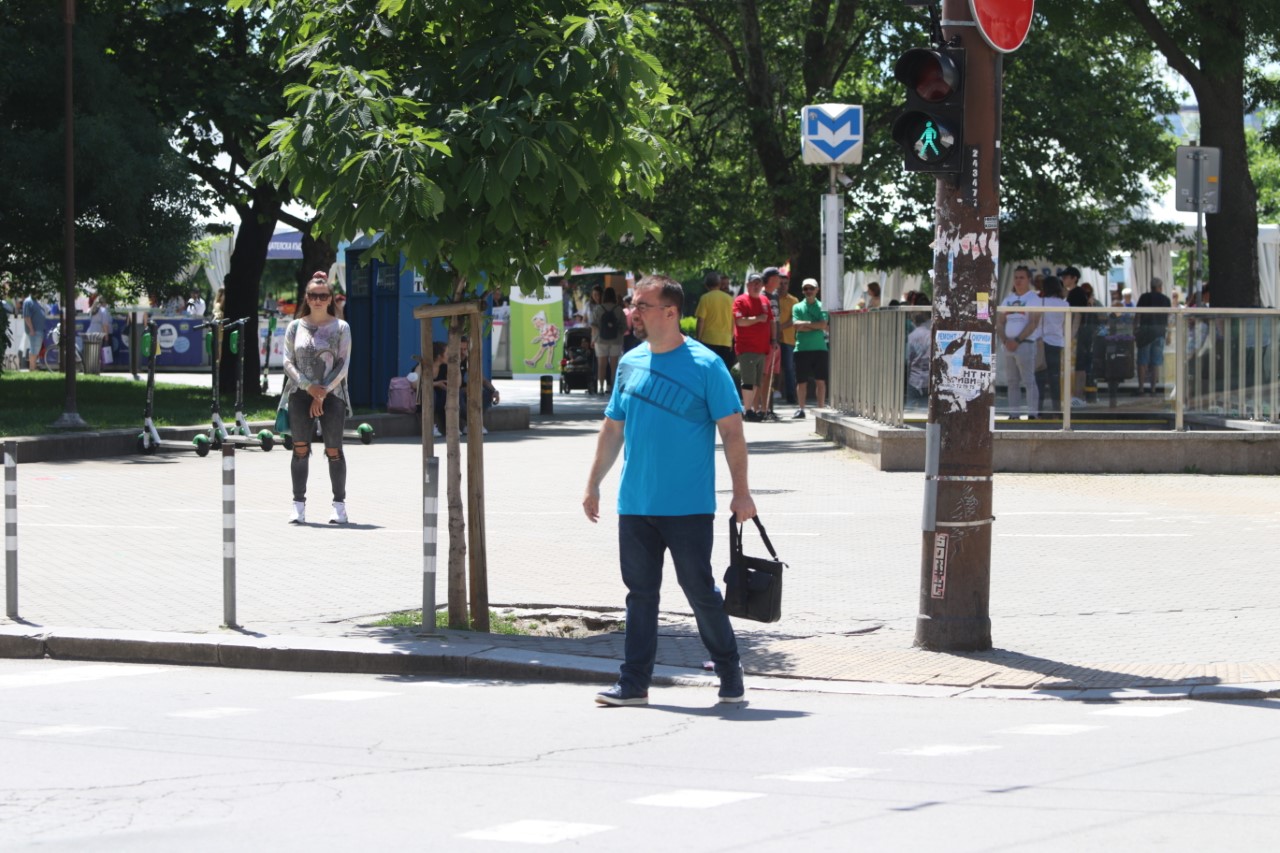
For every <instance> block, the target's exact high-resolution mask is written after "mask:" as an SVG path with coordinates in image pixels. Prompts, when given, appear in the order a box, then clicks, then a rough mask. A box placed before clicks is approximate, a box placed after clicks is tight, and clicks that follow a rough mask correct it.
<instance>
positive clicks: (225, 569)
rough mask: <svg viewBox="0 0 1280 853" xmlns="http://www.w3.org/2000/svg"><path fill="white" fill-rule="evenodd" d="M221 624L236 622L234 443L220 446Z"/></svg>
mask: <svg viewBox="0 0 1280 853" xmlns="http://www.w3.org/2000/svg"><path fill="white" fill-rule="evenodd" d="M222 624H223V625H225V626H227V627H228V628H239V627H240V626H239V625H238V624H236V446H235V445H234V444H231V443H230V442H227V443H225V444H223V445H222Z"/></svg>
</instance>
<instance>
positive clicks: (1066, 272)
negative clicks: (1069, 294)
mask: <svg viewBox="0 0 1280 853" xmlns="http://www.w3.org/2000/svg"><path fill="white" fill-rule="evenodd" d="M1059 275H1061V276H1062V277H1063V278H1066V277H1067V276H1071V277H1072V278H1074V279H1076V280H1077V281H1078V280H1079V279H1080V270H1078V269H1076V268H1075V267H1063V268H1062V272H1061V273H1059Z"/></svg>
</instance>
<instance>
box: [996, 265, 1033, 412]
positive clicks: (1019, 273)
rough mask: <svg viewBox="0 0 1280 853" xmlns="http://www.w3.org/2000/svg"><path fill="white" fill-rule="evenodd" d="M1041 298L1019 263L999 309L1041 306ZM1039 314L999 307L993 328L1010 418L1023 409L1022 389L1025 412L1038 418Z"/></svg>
mask: <svg viewBox="0 0 1280 853" xmlns="http://www.w3.org/2000/svg"><path fill="white" fill-rule="evenodd" d="M1040 304H1041V301H1040V297H1039V296H1037V295H1036V294H1035V293H1033V292H1032V290H1031V270H1030V268H1029V267H1026V266H1018V267H1016V268H1015V269H1014V271H1013V292H1011V293H1010V294H1009V295H1008V296H1006V297H1005V298H1004V299H1003V300H1001V302H1000V305H1001V306H1002V309H1009V308H1020V307H1024V306H1030V305H1040ZM1040 316H1041V315H1039V314H1030V313H1028V312H1026V311H1013V310H1001V311H1000V313H999V314H998V315H997V319H996V331H997V334H998V336H999V338H1000V341H1001V342H1002V343H1003V344H1004V348H1003V351H1002V352H1001V353H1000V355H1001V356H1002V360H1003V367H1002V368H1001V369H1000V373H1001V375H1003V376H1004V377H1005V383H1006V385H1007V387H1008V393H1009V417H1011V418H1016V417H1018V416H1019V414H1020V411H1021V409H1022V389H1023V388H1024V387H1025V388H1026V392H1027V414H1028V415H1029V416H1030V417H1031V418H1038V417H1040V390H1039V388H1037V387H1036V339H1037V338H1039V337H1040V328H1039V326H1040Z"/></svg>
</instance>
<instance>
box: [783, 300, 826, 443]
mask: <svg viewBox="0 0 1280 853" xmlns="http://www.w3.org/2000/svg"><path fill="white" fill-rule="evenodd" d="M800 291H801V292H802V293H803V294H804V299H802V300H800V301H799V302H797V303H796V304H795V306H794V307H793V308H792V309H791V321H792V322H793V323H794V324H795V330H796V400H797V401H798V402H799V403H800V408H798V409H796V413H795V414H794V415H792V417H794V418H803V417H804V403H805V399H806V398H807V397H808V395H809V380H810V379H812V380H813V385H814V396H815V397H817V399H818V408H819V409H821V408H822V407H823V406H825V405H826V404H827V335H826V332H827V321H828V319H829V317H828V315H827V312H826V310H825V309H823V307H822V303H821V302H819V301H818V282H817V281H816V280H815V279H812V278H806V279H805V280H804V281H803V282H802V283H801V284H800Z"/></svg>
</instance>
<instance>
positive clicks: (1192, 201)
mask: <svg viewBox="0 0 1280 853" xmlns="http://www.w3.org/2000/svg"><path fill="white" fill-rule="evenodd" d="M1221 172H1222V149H1221V148H1206V147H1202V146H1196V145H1179V146H1178V165H1177V170H1176V171H1175V188H1176V190H1177V196H1176V197H1175V200H1174V205H1175V207H1176V208H1177V209H1178V210H1185V211H1187V212H1188V213H1195V212H1199V213H1217V212H1218V176H1219V175H1220V174H1221Z"/></svg>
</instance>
